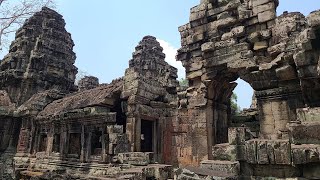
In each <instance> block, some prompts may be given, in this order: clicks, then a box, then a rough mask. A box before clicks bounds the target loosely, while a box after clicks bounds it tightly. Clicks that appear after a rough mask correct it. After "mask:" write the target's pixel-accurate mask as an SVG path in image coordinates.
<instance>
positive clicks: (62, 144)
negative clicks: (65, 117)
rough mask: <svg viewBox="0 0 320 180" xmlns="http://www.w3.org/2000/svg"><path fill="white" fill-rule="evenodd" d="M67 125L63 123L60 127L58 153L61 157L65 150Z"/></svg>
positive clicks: (64, 154) (65, 152)
mask: <svg viewBox="0 0 320 180" xmlns="http://www.w3.org/2000/svg"><path fill="white" fill-rule="evenodd" d="M67 137H68V132H67V127H66V125H63V126H62V128H61V140H60V153H61V155H62V156H63V157H65V156H66V154H67V153H68V152H67Z"/></svg>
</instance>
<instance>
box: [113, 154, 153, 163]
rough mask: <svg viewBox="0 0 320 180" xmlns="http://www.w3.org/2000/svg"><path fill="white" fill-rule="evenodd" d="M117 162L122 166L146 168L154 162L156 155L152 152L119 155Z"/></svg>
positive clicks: (116, 158)
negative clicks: (129, 165) (145, 166)
mask: <svg viewBox="0 0 320 180" xmlns="http://www.w3.org/2000/svg"><path fill="white" fill-rule="evenodd" d="M115 160H116V161H117V162H119V163H121V164H131V165H137V166H144V165H148V164H151V163H153V162H154V153H152V152H146V153H144V152H128V153H119V154H118V155H117V156H116V157H115Z"/></svg>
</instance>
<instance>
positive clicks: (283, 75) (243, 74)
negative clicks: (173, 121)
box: [177, 0, 320, 159]
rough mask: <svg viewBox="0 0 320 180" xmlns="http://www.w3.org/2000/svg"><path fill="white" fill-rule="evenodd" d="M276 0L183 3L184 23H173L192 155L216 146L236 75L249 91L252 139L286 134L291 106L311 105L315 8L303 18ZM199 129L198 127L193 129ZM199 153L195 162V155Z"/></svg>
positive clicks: (314, 71)
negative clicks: (253, 102)
mask: <svg viewBox="0 0 320 180" xmlns="http://www.w3.org/2000/svg"><path fill="white" fill-rule="evenodd" d="M278 4H279V2H278V1H277V0H245V1H242V0H227V1H222V0H221V1H220V0H215V1H207V0H205V1H201V3H200V4H199V5H198V6H195V7H193V8H191V15H190V22H189V23H188V24H186V25H183V26H181V27H179V31H180V33H181V46H182V47H181V48H180V49H179V50H178V55H177V59H178V60H179V61H181V62H182V64H183V66H184V67H185V68H186V73H187V78H188V80H189V84H190V88H189V89H188V91H189V92H188V94H189V97H188V111H189V112H190V111H194V113H193V114H199V115H200V114H202V116H197V117H196V118H191V117H189V118H190V119H192V121H193V122H194V124H195V125H194V126H193V127H198V128H193V129H191V131H192V132H194V135H193V139H198V141H196V142H201V141H202V140H203V139H207V140H208V141H207V142H204V143H203V145H200V146H199V145H198V144H196V145H194V146H197V147H198V149H202V150H200V151H199V152H196V153H195V154H197V155H198V156H200V157H202V158H204V159H206V158H207V157H209V158H210V153H208V152H211V150H210V147H211V146H212V145H213V144H216V143H218V144H219V143H224V142H226V141H225V139H224V138H225V137H227V135H226V132H227V127H228V124H229V121H230V105H229V102H230V95H231V93H232V91H233V88H234V87H235V84H234V81H235V80H236V79H237V78H239V77H240V78H241V79H243V80H245V81H246V82H248V83H249V84H250V85H251V87H252V88H253V89H254V90H255V95H256V98H257V105H258V111H259V116H260V136H261V137H263V138H267V139H283V138H286V137H287V136H286V134H287V131H288V130H287V128H286V125H287V123H288V122H289V121H295V120H296V108H300V107H303V106H305V105H306V106H317V103H318V102H319V97H318V95H317V94H318V93H315V92H316V91H317V90H318V88H319V87H318V83H317V81H318V80H319V76H318V70H317V66H318V59H319V52H318V48H319V45H318V43H317V42H318V39H319V36H318V34H317V32H318V30H319V25H320V24H319V15H320V14H319V12H318V11H315V12H312V13H311V14H310V15H309V16H308V17H304V16H303V15H302V14H301V13H288V12H284V13H283V14H282V15H280V16H279V17H277V16H276V7H277V6H278ZM201 129H203V130H202V131H201ZM202 158H199V159H202Z"/></svg>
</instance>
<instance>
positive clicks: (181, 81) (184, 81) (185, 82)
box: [179, 78, 189, 87]
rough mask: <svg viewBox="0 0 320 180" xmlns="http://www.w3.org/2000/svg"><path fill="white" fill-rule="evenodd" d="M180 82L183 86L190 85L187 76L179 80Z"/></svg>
mask: <svg viewBox="0 0 320 180" xmlns="http://www.w3.org/2000/svg"><path fill="white" fill-rule="evenodd" d="M179 84H180V86H183V87H188V86H189V82H188V80H187V79H186V78H181V79H180V81H179Z"/></svg>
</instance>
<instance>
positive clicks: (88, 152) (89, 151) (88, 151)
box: [86, 129, 92, 161]
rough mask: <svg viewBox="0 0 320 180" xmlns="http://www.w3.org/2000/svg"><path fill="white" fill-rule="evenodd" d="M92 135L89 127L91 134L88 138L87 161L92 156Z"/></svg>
mask: <svg viewBox="0 0 320 180" xmlns="http://www.w3.org/2000/svg"><path fill="white" fill-rule="evenodd" d="M91 137H92V132H91V129H89V134H88V139H87V151H86V161H89V160H90V156H91Z"/></svg>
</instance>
